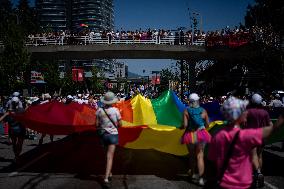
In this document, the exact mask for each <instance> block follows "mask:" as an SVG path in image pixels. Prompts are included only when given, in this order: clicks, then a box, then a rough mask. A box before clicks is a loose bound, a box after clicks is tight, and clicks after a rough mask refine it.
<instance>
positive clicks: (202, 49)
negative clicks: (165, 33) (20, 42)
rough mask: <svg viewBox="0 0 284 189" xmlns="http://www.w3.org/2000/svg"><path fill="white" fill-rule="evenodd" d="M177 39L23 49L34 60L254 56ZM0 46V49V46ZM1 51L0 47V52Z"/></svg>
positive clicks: (69, 42)
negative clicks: (26, 50) (180, 41)
mask: <svg viewBox="0 0 284 189" xmlns="http://www.w3.org/2000/svg"><path fill="white" fill-rule="evenodd" d="M179 40H180V39H179V38H175V37H167V38H155V39H147V40H121V39H90V38H89V37H88V36H80V37H73V38H71V37H70V38H66V39H64V40H60V39H57V38H54V39H53V38H51V39H49V38H44V37H34V38H32V39H29V40H27V43H26V46H27V49H28V51H29V52H30V53H31V55H32V57H33V58H35V59H38V60H40V59H44V60H47V59H65V60H78V59H83V60H86V59H175V60H194V61H199V60H215V59H242V58H246V57H248V56H250V57H251V56H258V54H257V52H256V51H255V50H254V48H251V47H246V48H233V49H232V48H228V47H222V48H218V47H217V48H215V47H211V48H207V47H206V45H205V41H204V40H196V41H194V42H191V41H189V40H188V39H185V40H184V41H185V42H184V44H181V43H179ZM0 46H1V45H0ZM2 50H3V46H2V48H1V47H0V52H1V51H2Z"/></svg>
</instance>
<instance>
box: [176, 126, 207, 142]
mask: <svg viewBox="0 0 284 189" xmlns="http://www.w3.org/2000/svg"><path fill="white" fill-rule="evenodd" d="M210 141H211V135H210V134H209V133H208V131H207V130H206V129H200V130H197V131H191V132H189V131H186V132H185V133H184V134H183V136H182V138H181V143H182V144H197V143H204V144H205V143H210Z"/></svg>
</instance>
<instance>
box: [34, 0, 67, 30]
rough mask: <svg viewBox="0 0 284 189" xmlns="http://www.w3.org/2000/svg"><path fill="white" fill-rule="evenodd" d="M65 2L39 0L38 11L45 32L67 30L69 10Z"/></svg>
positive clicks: (59, 0)
mask: <svg viewBox="0 0 284 189" xmlns="http://www.w3.org/2000/svg"><path fill="white" fill-rule="evenodd" d="M66 8H67V7H66V1H65V0H37V1H36V9H37V14H38V19H39V22H40V27H41V28H42V29H43V30H51V31H60V30H66V29H67V28H68V25H67V22H68V21H67V9H66Z"/></svg>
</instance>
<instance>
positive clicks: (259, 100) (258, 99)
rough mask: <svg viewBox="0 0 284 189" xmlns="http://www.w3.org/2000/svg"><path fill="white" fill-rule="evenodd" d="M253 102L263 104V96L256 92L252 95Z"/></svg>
mask: <svg viewBox="0 0 284 189" xmlns="http://www.w3.org/2000/svg"><path fill="white" fill-rule="evenodd" d="M251 102H252V103H254V104H261V103H262V96H260V95H259V94H257V93H255V94H254V95H252V97H251Z"/></svg>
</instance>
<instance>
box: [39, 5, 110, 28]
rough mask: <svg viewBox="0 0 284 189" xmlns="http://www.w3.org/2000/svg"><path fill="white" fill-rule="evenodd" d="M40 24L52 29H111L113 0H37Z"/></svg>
mask: <svg viewBox="0 0 284 189" xmlns="http://www.w3.org/2000/svg"><path fill="white" fill-rule="evenodd" d="M36 8H37V11H38V17H39V21H40V25H41V27H42V28H43V29H46V28H51V29H52V30H53V31H58V30H61V29H62V30H66V29H68V30H70V31H80V30H82V29H86V28H87V29H89V30H92V31H102V30H112V29H113V27H114V5H113V0H37V1H36Z"/></svg>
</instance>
